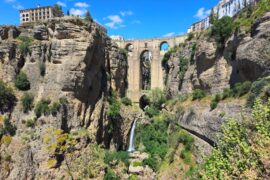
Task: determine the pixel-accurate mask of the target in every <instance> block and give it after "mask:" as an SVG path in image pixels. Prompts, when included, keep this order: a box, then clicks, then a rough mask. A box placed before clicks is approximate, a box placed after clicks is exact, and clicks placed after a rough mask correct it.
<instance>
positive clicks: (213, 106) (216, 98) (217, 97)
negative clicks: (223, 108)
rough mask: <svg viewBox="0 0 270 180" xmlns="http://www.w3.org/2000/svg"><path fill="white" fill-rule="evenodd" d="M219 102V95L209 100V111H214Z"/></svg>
mask: <svg viewBox="0 0 270 180" xmlns="http://www.w3.org/2000/svg"><path fill="white" fill-rule="evenodd" d="M220 100H221V96H220V95H219V94H216V95H215V96H214V97H213V98H212V100H211V104H210V108H211V110H214V109H216V108H217V105H218V103H219V101H220Z"/></svg>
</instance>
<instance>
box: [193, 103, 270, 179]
mask: <svg viewBox="0 0 270 180" xmlns="http://www.w3.org/2000/svg"><path fill="white" fill-rule="evenodd" d="M222 131H223V135H222V137H221V139H220V142H219V143H218V144H219V146H218V148H216V149H214V151H213V153H212V155H211V156H210V157H209V158H208V159H207V161H206V163H205V164H204V165H203V167H202V168H201V169H200V170H199V177H197V178H199V179H269V178H270V175H269V173H266V169H265V168H267V166H268V165H267V164H268V162H269V144H270V99H269V100H268V103H266V104H263V103H262V102H261V100H259V99H258V100H256V102H255V105H254V107H253V111H252V117H251V118H250V119H245V120H244V121H239V120H235V119H229V120H228V122H227V123H226V125H225V126H224V127H223V129H222ZM195 176H196V175H195Z"/></svg>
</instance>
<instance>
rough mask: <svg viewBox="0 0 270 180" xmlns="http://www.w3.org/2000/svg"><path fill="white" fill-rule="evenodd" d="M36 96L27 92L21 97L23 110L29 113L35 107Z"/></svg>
mask: <svg viewBox="0 0 270 180" xmlns="http://www.w3.org/2000/svg"><path fill="white" fill-rule="evenodd" d="M33 101H34V96H33V95H32V94H30V93H25V94H24V95H23V97H22V99H21V102H22V106H23V111H24V112H25V113H27V112H28V111H30V110H31V109H32V107H33Z"/></svg>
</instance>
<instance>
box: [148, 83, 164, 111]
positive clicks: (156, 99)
mask: <svg viewBox="0 0 270 180" xmlns="http://www.w3.org/2000/svg"><path fill="white" fill-rule="evenodd" d="M149 99H150V104H151V105H152V106H154V107H155V108H156V109H161V107H162V105H163V104H164V103H165V102H166V97H165V94H164V92H163V91H162V90H160V89H158V88H155V89H153V90H151V91H150V92H149Z"/></svg>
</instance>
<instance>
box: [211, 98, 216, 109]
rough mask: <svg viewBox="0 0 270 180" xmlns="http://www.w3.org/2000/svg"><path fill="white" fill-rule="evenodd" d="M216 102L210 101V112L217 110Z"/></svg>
mask: <svg viewBox="0 0 270 180" xmlns="http://www.w3.org/2000/svg"><path fill="white" fill-rule="evenodd" d="M217 105H218V102H217V101H213V100H212V101H211V104H210V108H211V110H214V109H216V108H217Z"/></svg>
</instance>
